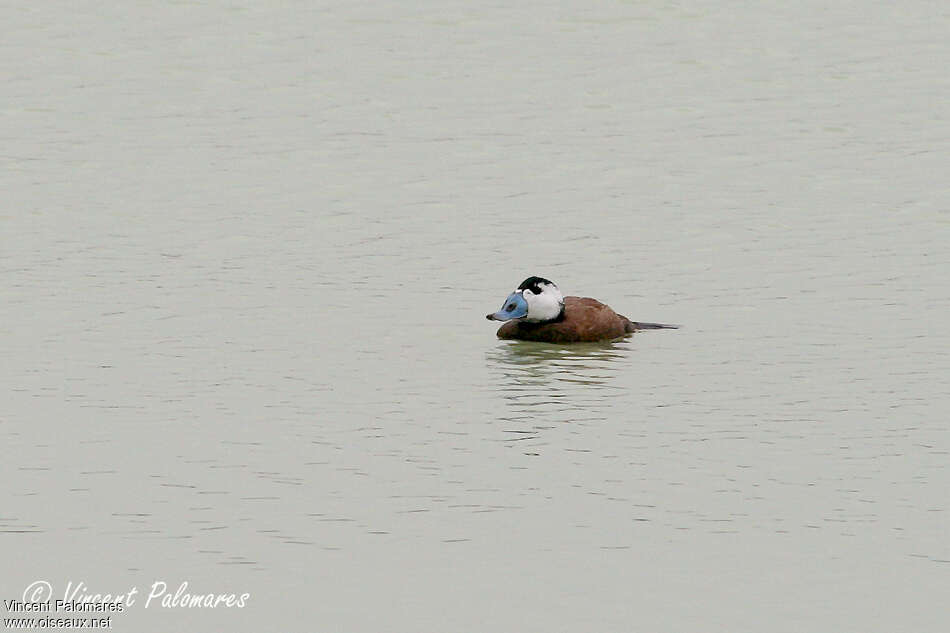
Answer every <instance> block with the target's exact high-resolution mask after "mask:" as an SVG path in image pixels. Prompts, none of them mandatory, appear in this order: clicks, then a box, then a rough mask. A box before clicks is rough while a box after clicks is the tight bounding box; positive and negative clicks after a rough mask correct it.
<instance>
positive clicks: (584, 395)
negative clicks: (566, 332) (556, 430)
mask: <svg viewBox="0 0 950 633" xmlns="http://www.w3.org/2000/svg"><path fill="white" fill-rule="evenodd" d="M629 350H630V348H629V346H628V345H627V344H626V342H625V341H613V342H603V343H573V344H571V345H565V346H560V345H551V344H549V343H534V342H529V341H514V342H505V343H500V344H499V345H498V347H495V348H493V349H491V350H489V351H488V352H486V353H485V360H486V363H487V365H488V368H489V371H490V372H491V373H492V374H494V375H495V376H496V378H497V380H496V381H495V384H496V387H495V388H496V389H497V392H498V393H499V395H500V396H501V397H502V399H503V400H504V402H505V403H506V405H507V406H508V407H509V409H510V412H509V414H508V415H506V416H505V418H506V419H507V420H508V421H509V422H513V423H515V425H516V426H518V427H520V428H516V429H510V430H508V432H510V433H515V434H522V435H532V436H533V435H536V434H537V433H538V432H539V431H541V430H543V429H545V428H551V427H553V426H556V425H558V424H560V423H564V422H579V421H591V420H596V419H603V411H604V396H605V395H607V393H609V392H612V391H614V390H620V387H619V386H617V385H615V384H614V378H616V376H617V375H618V373H619V372H620V370H621V368H623V367H625V366H627V363H626V362H624V361H625V360H629V359H628V358H627V355H628V353H629ZM525 439H527V438H525Z"/></svg>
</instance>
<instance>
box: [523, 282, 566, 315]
mask: <svg viewBox="0 0 950 633" xmlns="http://www.w3.org/2000/svg"><path fill="white" fill-rule="evenodd" d="M538 287H539V288H540V289H541V292H540V293H539V294H534V292H532V291H531V289H530V288H526V289H525V290H524V291H523V292H522V296H523V297H524V300H525V301H526V302H527V303H528V315H527V316H526V317H525V321H550V320H551V319H556V318H557V316H558V315H559V314H561V308H563V307H564V296H563V295H561V291H560V290H558V288H557V286H555V285H554V284H553V283H540V284H538Z"/></svg>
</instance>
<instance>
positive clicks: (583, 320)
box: [498, 297, 653, 343]
mask: <svg viewBox="0 0 950 633" xmlns="http://www.w3.org/2000/svg"><path fill="white" fill-rule="evenodd" d="M638 325H639V324H638V323H635V322H633V321H631V320H630V319H628V318H627V317H625V316H622V315H620V314H617V313H616V312H614V311H613V310H611V309H610V306H606V305H604V304H603V303H601V302H600V301H597V300H596V299H591V298H589V297H564V315H563V318H562V319H560V320H558V321H553V322H549V323H531V322H529V321H523V320H516V321H507V322H506V323H505V324H504V325H502V326H501V327H500V328H498V338H505V339H519V340H522V341H541V342H543V343H583V342H591V341H609V340H611V339H615V338H620V337H621V336H624V335H626V334H630V333H631V332H635V331H636V330H638V329H640V328H639V327H638ZM644 325H647V326H648V327H649V326H650V325H653V324H644Z"/></svg>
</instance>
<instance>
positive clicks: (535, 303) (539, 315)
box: [485, 277, 564, 322]
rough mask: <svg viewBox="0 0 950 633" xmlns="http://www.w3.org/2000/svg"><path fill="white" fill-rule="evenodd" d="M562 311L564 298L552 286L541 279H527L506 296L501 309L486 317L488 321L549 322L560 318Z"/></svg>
mask: <svg viewBox="0 0 950 633" xmlns="http://www.w3.org/2000/svg"><path fill="white" fill-rule="evenodd" d="M563 309H564V296H563V295H561V291H560V290H558V288H557V286H556V285H554V282H553V281H548V280H547V279H544V278H542V277H528V278H527V279H525V280H524V281H523V282H521V285H520V286H518V289H517V290H515V291H514V292H512V293H511V294H510V295H508V298H507V299H505V302H504V303H503V304H502V305H501V309H500V310H499V311H498V312H495V313H494V314H489V315H486V316H485V318H486V319H488V320H489V321H510V320H511V319H523V320H525V321H532V322H540V321H551V320H553V319H556V318H558V317H559V316H560V314H561V311H562V310H563Z"/></svg>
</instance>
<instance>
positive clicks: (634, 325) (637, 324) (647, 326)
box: [627, 320, 680, 332]
mask: <svg viewBox="0 0 950 633" xmlns="http://www.w3.org/2000/svg"><path fill="white" fill-rule="evenodd" d="M679 327H680V326H678V325H667V324H666V323H647V322H645V321H630V320H627V332H636V331H637V330H678V329H679Z"/></svg>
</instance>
